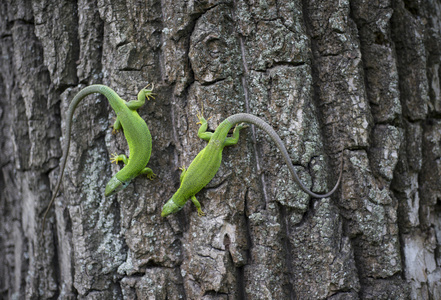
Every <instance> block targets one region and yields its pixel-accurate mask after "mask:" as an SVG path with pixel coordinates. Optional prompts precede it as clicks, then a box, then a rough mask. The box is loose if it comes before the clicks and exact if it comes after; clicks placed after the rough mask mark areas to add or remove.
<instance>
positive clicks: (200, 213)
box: [191, 195, 205, 217]
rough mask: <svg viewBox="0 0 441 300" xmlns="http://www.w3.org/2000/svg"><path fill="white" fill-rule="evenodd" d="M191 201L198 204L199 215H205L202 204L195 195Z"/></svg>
mask: <svg viewBox="0 0 441 300" xmlns="http://www.w3.org/2000/svg"><path fill="white" fill-rule="evenodd" d="M191 202H193V204H194V205H195V206H196V209H197V210H198V216H199V217H202V216H205V213H204V212H203V211H202V209H201V204H200V203H199V201H198V200H197V199H196V197H195V196H194V195H193V196H191Z"/></svg>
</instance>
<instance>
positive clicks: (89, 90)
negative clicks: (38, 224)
mask: <svg viewBox="0 0 441 300" xmlns="http://www.w3.org/2000/svg"><path fill="white" fill-rule="evenodd" d="M93 93H100V94H102V95H104V96H105V97H106V98H108V99H109V97H111V96H114V95H116V93H115V92H114V91H113V90H111V89H110V88H109V87H107V86H105V85H100V84H93V85H90V86H88V87H85V88H84V89H82V90H81V91H79V92H78V94H76V95H75V97H74V98H73V99H72V102H71V103H70V105H69V109H68V111H67V113H66V125H65V128H66V132H65V134H64V136H65V137H66V142H65V144H64V149H63V150H64V153H63V158H62V160H61V164H60V175H59V176H58V181H57V184H56V186H55V190H54V192H53V194H52V198H51V201H50V202H49V205H48V206H47V208H46V211H45V212H44V215H43V224H42V229H41V232H42V234H43V233H44V225H45V223H46V218H47V214H48V213H49V211H50V208H51V206H52V204H53V203H54V200H55V197H56V196H57V194H58V190H59V189H60V186H61V181H62V179H63V174H64V168H65V167H66V161H67V156H68V154H69V147H70V133H71V129H72V126H71V125H72V118H73V114H74V112H75V109H76V108H77V106H78V104H79V103H80V102H81V100H83V99H84V98H85V97H86V96H88V95H90V94H93Z"/></svg>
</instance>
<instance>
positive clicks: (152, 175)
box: [139, 167, 156, 180]
mask: <svg viewBox="0 0 441 300" xmlns="http://www.w3.org/2000/svg"><path fill="white" fill-rule="evenodd" d="M139 174H140V175H141V174H145V175H146V176H147V178H148V179H150V180H153V179H155V178H156V174H155V173H153V170H152V169H150V168H147V167H145V168H144V169H142V171H141V172H140V173H139Z"/></svg>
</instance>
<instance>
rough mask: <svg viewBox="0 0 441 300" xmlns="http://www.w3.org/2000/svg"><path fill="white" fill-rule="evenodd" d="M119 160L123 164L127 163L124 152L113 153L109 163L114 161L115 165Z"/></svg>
mask: <svg viewBox="0 0 441 300" xmlns="http://www.w3.org/2000/svg"><path fill="white" fill-rule="evenodd" d="M120 161H122V162H123V163H124V164H125V165H127V163H128V162H129V159H128V158H127V156H125V155H124V154H120V155H118V154H116V153H113V154H112V156H111V157H110V163H115V164H116V165H117V164H118V162H120Z"/></svg>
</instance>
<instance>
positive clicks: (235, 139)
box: [224, 123, 248, 146]
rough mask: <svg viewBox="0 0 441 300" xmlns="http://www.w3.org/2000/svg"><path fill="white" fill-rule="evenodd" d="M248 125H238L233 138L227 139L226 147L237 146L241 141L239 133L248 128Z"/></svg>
mask: <svg viewBox="0 0 441 300" xmlns="http://www.w3.org/2000/svg"><path fill="white" fill-rule="evenodd" d="M247 127H248V125H247V124H244V123H240V124H238V125H236V127H235V128H234V130H233V136H232V137H227V138H226V139H225V142H224V143H225V146H232V145H236V144H237V142H238V141H239V131H240V130H241V129H244V128H247Z"/></svg>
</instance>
